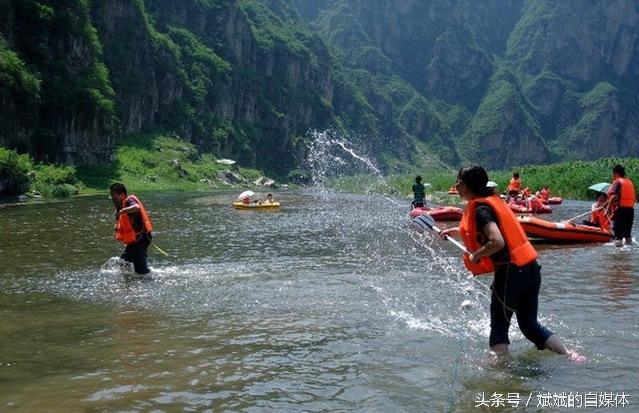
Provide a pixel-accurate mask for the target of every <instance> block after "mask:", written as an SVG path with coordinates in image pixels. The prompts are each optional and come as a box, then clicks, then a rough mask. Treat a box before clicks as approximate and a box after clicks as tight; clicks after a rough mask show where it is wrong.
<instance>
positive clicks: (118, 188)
mask: <svg viewBox="0 0 639 413" xmlns="http://www.w3.org/2000/svg"><path fill="white" fill-rule="evenodd" d="M109 190H110V195H111V200H112V201H113V206H114V207H115V219H116V224H115V239H117V240H118V241H120V242H121V243H123V244H124V245H126V247H125V248H124V252H123V253H122V255H121V256H120V258H122V259H123V260H124V261H127V262H132V263H133V268H134V270H135V272H136V273H138V274H148V273H149V272H150V270H149V266H148V265H147V262H146V257H147V251H148V249H149V245H151V231H153V225H152V224H151V219H150V218H149V214H147V212H146V209H145V208H144V205H143V204H142V202H141V201H140V200H139V199H138V197H137V196H135V195H133V194H131V195H127V190H126V187H125V186H124V185H123V184H121V183H114V184H113V185H111V186H110V187H109Z"/></svg>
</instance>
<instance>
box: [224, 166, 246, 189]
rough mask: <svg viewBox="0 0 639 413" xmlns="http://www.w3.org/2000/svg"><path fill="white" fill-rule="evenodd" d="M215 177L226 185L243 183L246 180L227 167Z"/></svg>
mask: <svg viewBox="0 0 639 413" xmlns="http://www.w3.org/2000/svg"><path fill="white" fill-rule="evenodd" d="M217 179H218V181H220V182H222V183H224V184H226V185H235V184H245V183H247V182H248V180H247V179H246V178H245V177H243V176H242V175H240V174H238V173H235V172H233V171H230V170H228V169H227V170H224V171H220V172H218V173H217Z"/></svg>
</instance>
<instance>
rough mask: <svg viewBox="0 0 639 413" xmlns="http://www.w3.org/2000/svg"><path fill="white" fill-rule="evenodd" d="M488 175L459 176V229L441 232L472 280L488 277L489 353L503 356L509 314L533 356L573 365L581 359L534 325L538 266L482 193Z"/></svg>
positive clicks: (491, 197) (500, 205)
mask: <svg viewBox="0 0 639 413" xmlns="http://www.w3.org/2000/svg"><path fill="white" fill-rule="evenodd" d="M487 183H488V174H487V173H486V171H485V170H484V168H482V167H481V166H478V165H476V166H470V167H467V168H462V169H460V170H459V174H458V175H457V184H456V185H457V190H458V191H459V196H461V198H462V199H465V200H467V201H468V206H466V209H465V210H464V215H463V217H462V220H461V223H460V225H459V228H450V229H447V230H444V231H442V232H441V236H442V237H443V238H444V239H445V238H446V236H447V234H450V233H451V232H453V231H458V232H461V237H462V240H463V241H464V244H465V245H466V248H467V249H468V250H469V251H471V254H470V255H464V264H465V265H466V268H468V270H470V272H472V273H473V274H474V275H479V274H485V273H490V272H494V273H495V278H494V281H493V285H492V296H491V301H490V339H489V343H490V349H491V350H492V351H493V352H494V353H495V354H497V355H502V354H506V353H507V352H508V345H509V344H510V340H509V339H508V329H509V328H510V320H511V318H512V316H513V314H516V316H517V323H518V324H519V328H520V329H521V332H522V333H523V334H524V336H526V338H527V339H528V340H530V341H532V342H533V343H534V344H535V346H536V347H537V348H538V349H539V350H543V349H549V350H552V351H554V352H555V353H558V354H565V355H568V356H569V357H570V359H571V360H573V361H575V362H584V361H585V360H586V359H585V357H583V356H581V355H579V354H577V353H575V352H570V351H568V350H567V349H566V346H564V345H563V343H562V342H561V340H560V339H559V337H557V335H556V334H553V333H552V332H551V331H550V330H548V329H547V328H546V327H544V326H542V325H541V324H539V320H538V319H537V307H538V300H539V287H540V285H541V272H540V269H541V266H540V265H539V264H538V263H537V251H535V249H534V248H533V246H532V244H531V243H530V241H528V237H526V234H525V233H524V230H523V229H522V227H521V225H520V224H519V222H517V218H516V217H515V215H514V214H513V212H512V211H511V210H510V208H509V207H508V205H507V204H506V203H505V202H504V201H502V200H501V198H500V197H499V196H498V195H496V194H495V192H494V190H493V188H487V187H486V184H487Z"/></svg>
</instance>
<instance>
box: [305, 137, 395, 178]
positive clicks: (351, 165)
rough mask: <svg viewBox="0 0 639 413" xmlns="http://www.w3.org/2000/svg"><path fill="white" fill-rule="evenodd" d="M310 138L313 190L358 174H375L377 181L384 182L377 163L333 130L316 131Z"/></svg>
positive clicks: (309, 154) (309, 162)
mask: <svg viewBox="0 0 639 413" xmlns="http://www.w3.org/2000/svg"><path fill="white" fill-rule="evenodd" d="M310 136H311V138H312V142H311V145H310V147H309V152H308V157H307V163H308V166H309V169H310V171H311V179H312V183H313V185H314V186H317V187H321V188H323V187H325V184H326V180H327V179H330V178H335V177H338V176H342V175H352V174H354V173H358V172H359V173H362V172H365V173H368V174H370V173H371V172H372V174H373V175H374V176H375V177H376V178H377V179H378V180H380V181H382V182H385V179H384V176H383V175H382V172H381V170H380V169H379V168H378V167H377V165H376V164H375V162H374V161H373V160H372V159H371V158H370V157H369V156H366V155H364V154H362V153H361V152H362V150H361V149H359V148H356V145H355V144H353V143H352V142H350V141H349V140H347V139H346V138H344V137H342V136H339V135H338V134H337V133H336V132H334V131H332V130H325V131H321V132H320V131H316V130H314V131H311V132H310Z"/></svg>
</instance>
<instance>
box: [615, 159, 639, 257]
mask: <svg viewBox="0 0 639 413" xmlns="http://www.w3.org/2000/svg"><path fill="white" fill-rule="evenodd" d="M612 179H613V182H612V185H611V186H610V189H609V190H608V198H609V199H610V205H611V206H612V208H613V211H614V212H613V215H612V230H613V232H614V234H615V245H616V246H618V247H621V246H622V245H623V244H622V241H624V242H625V243H626V245H630V244H632V224H633V222H634V219H635V199H636V194H635V186H634V184H633V183H632V181H631V180H630V179H628V178H626V170H625V169H624V167H623V166H621V165H615V166H614V167H613V168H612Z"/></svg>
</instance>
